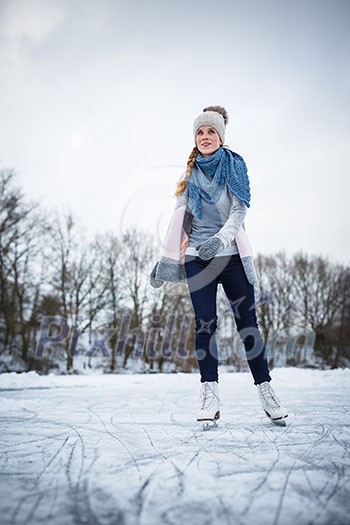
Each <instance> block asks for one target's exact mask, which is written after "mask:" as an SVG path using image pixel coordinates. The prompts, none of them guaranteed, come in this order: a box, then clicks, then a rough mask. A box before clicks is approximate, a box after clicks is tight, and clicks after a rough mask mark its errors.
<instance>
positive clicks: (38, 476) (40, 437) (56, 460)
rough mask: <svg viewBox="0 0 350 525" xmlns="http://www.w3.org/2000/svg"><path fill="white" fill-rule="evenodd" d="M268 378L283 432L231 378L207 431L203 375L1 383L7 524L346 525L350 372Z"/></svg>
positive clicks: (246, 387)
mask: <svg viewBox="0 0 350 525" xmlns="http://www.w3.org/2000/svg"><path fill="white" fill-rule="evenodd" d="M272 377H273V382H272V384H273V386H274V387H275V389H276V391H277V393H278V395H279V397H280V398H281V400H282V401H283V404H284V405H285V406H286V407H287V408H288V410H289V417H288V419H287V426H286V427H276V426H275V425H273V424H272V423H271V422H270V421H269V420H268V419H267V418H266V416H265V415H264V413H263V411H262V409H261V407H260V404H259V400H258V395H257V391H256V387H255V386H254V384H253V381H252V378H251V376H250V374H249V373H227V372H225V371H224V370H222V371H220V383H219V388H220V397H221V419H220V420H219V422H218V428H217V429H215V430H212V431H209V432H203V431H202V427H201V424H200V423H197V422H196V421H195V417H196V412H197V409H198V403H199V375H197V374H181V373H180V374H135V375H100V376H53V375H48V376H39V375H37V374H36V373H35V372H29V373H26V374H16V373H10V374H2V375H0V416H1V503H0V505H1V507H0V510H1V523H2V525H7V524H11V525H12V524H26V525H27V524H29V525H32V524H33V525H34V524H35V525H37V524H47V523H50V524H52V525H60V524H65V525H70V524H72V525H73V524H76V525H82V524H89V525H90V524H91V525H93V524H100V525H112V524H121V525H134V524H135V525H136V524H140V525H158V524H159V525H162V524H179V523H184V524H194V525H196V524H200V525H204V524H220V525H221V524H223V525H225V524H227V525H230V524H236V523H237V524H241V525H245V524H247V525H248V524H249V525H250V524H252V523H254V524H256V525H265V524H266V525H270V524H271V525H279V524H280V525H288V524H293V525H294V524H297V525H303V524H305V525H306V524H313V525H318V524H320V525H330V524H332V525H343V524H346V523H349V512H350V505H349V501H350V454H349V452H350V441H349V431H350V417H349V388H350V387H349V385H350V369H337V370H325V371H319V370H309V369H308V370H305V369H294V368H277V369H274V370H273V371H272Z"/></svg>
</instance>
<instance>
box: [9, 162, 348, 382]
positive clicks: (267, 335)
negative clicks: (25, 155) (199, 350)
mask: <svg viewBox="0 0 350 525" xmlns="http://www.w3.org/2000/svg"><path fill="white" fill-rule="evenodd" d="M0 204H1V206H0V371H1V372H4V371H6V372H8V371H13V370H15V371H28V370H37V371H40V372H42V373H48V372H51V371H63V370H65V371H66V372H74V371H75V370H76V363H77V361H78V360H79V359H81V358H82V356H83V358H84V366H87V367H90V368H97V367H100V368H102V370H103V371H104V372H118V371H120V370H121V369H126V368H128V367H130V368H132V369H135V366H136V365H137V366H139V369H141V370H151V371H152V370H153V371H163V370H171V371H179V370H180V371H191V370H193V369H194V368H196V367H197V362H196V358H195V353H194V315H193V310H192V305H191V302H190V297H189V294H188V291H187V287H186V285H185V284H179V285H171V284H170V283H166V284H165V285H164V286H163V287H161V288H160V289H158V290H154V289H153V288H151V286H150V285H149V274H150V272H151V270H152V268H153V265H154V263H155V261H156V260H157V258H158V257H159V255H160V253H159V246H158V245H157V243H156V240H155V238H154V237H153V236H152V235H151V234H150V233H149V232H147V231H143V230H142V229H141V228H136V227H132V228H129V229H128V230H127V231H126V232H124V233H123V234H121V235H120V236H118V235H117V234H115V233H113V232H108V233H105V234H96V235H95V236H93V237H92V236H91V235H89V232H87V231H86V228H84V225H82V224H81V223H80V221H79V220H78V219H77V218H76V217H75V216H74V215H73V214H72V213H71V212H64V213H63V212H58V211H57V210H55V211H50V213H48V212H47V211H46V210H44V209H43V208H42V207H41V206H40V205H39V204H38V203H36V202H30V201H28V199H26V198H25V195H24V194H23V191H22V189H21V188H20V187H19V185H18V183H17V178H16V173H15V171H14V170H9V169H1V170H0ZM255 262H256V266H257V272H258V275H259V281H258V283H257V285H256V286H255V297H256V308H257V317H258V321H259V327H260V330H261V331H262V334H263V337H264V339H265V341H266V346H267V351H268V358H269V364H270V366H271V367H273V366H277V365H278V364H281V363H282V364H287V365H294V366H317V367H338V366H348V365H349V343H348V342H349V340H350V337H349V336H350V333H349V332H350V322H349V321H350V299H349V298H350V293H349V292H350V268H349V266H348V265H344V264H340V263H333V262H331V261H330V260H329V259H328V258H327V257H324V256H319V255H310V254H305V253H303V252H299V253H296V254H294V255H293V256H290V257H288V256H287V255H286V254H285V253H284V252H278V253H275V254H272V255H263V254H257V256H256V258H255ZM218 316H219V323H218V331H217V338H218V343H219V354H220V362H221V363H223V364H226V365H228V366H232V367H233V368H234V369H236V370H241V369H244V368H245V367H246V360H245V357H244V352H243V344H242V341H241V340H240V338H239V334H238V333H237V330H236V327H235V322H234V317H233V314H232V310H231V307H230V305H229V303H228V301H227V299H226V297H225V295H224V293H223V291H222V290H221V288H219V293H218Z"/></svg>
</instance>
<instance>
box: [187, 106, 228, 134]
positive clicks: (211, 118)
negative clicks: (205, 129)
mask: <svg viewBox="0 0 350 525" xmlns="http://www.w3.org/2000/svg"><path fill="white" fill-rule="evenodd" d="M227 123H228V114H227V111H226V109H225V108H223V107H222V106H208V107H207V108H204V109H203V113H201V114H200V115H198V117H197V118H196V119H195V121H194V123H193V136H194V141H195V142H196V136H197V131H198V129H199V128H200V127H201V126H212V127H213V128H215V129H216V131H217V132H218V134H219V137H220V139H221V142H222V143H224V142H225V128H226V124H227Z"/></svg>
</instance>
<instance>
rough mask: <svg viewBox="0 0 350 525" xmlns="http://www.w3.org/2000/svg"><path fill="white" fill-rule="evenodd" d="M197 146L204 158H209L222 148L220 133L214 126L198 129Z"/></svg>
mask: <svg viewBox="0 0 350 525" xmlns="http://www.w3.org/2000/svg"><path fill="white" fill-rule="evenodd" d="M196 146H197V148H198V150H199V152H200V153H201V154H202V155H203V157H209V155H212V154H213V153H215V151H216V150H217V149H219V148H220V146H221V140H220V137H219V134H218V132H217V131H216V129H215V128H213V127H212V126H201V127H200V128H198V129H197V135H196Z"/></svg>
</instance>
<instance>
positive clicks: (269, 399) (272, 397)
mask: <svg viewBox="0 0 350 525" xmlns="http://www.w3.org/2000/svg"><path fill="white" fill-rule="evenodd" d="M260 392H261V394H262V396H263V398H264V401H265V403H266V404H267V406H269V407H271V408H275V407H276V406H278V407H280V406H281V403H280V400H279V399H278V397H277V396H276V393H275V392H274V391H273V389H272V387H271V385H270V384H269V383H267V384H263V385H260Z"/></svg>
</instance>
